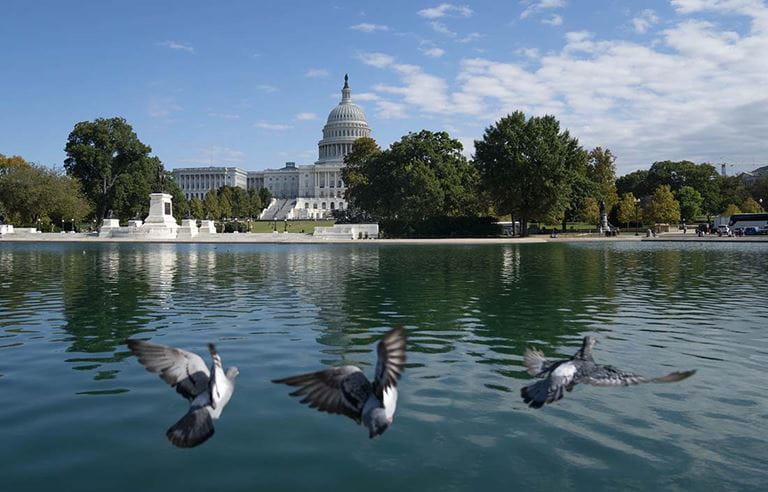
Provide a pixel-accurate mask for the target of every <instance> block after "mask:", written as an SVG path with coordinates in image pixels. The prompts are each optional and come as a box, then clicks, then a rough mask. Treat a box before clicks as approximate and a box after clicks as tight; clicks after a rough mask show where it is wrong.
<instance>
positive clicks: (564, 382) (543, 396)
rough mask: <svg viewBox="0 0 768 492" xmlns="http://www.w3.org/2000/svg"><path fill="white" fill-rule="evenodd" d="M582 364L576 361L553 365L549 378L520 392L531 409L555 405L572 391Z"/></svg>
mask: <svg viewBox="0 0 768 492" xmlns="http://www.w3.org/2000/svg"><path fill="white" fill-rule="evenodd" d="M579 369H580V364H579V363H578V362H575V361H570V360H569V361H562V362H560V363H557V364H553V365H552V366H551V368H550V369H549V373H548V374H547V377H546V378H545V379H543V380H541V381H537V382H535V383H533V384H529V385H528V386H524V387H523V388H522V389H521V390H520V396H521V397H522V398H523V401H524V402H525V403H528V404H529V406H530V407H531V408H541V407H542V406H544V404H546V403H553V402H556V401H558V400H559V399H561V398H562V397H563V391H564V390H568V391H570V390H571V389H573V385H574V384H575V383H576V375H577V374H578V371H579Z"/></svg>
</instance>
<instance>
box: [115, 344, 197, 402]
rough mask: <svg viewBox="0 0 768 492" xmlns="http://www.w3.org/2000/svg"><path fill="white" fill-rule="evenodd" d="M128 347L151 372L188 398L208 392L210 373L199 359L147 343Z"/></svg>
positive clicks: (183, 351) (195, 355)
mask: <svg viewBox="0 0 768 492" xmlns="http://www.w3.org/2000/svg"><path fill="white" fill-rule="evenodd" d="M127 344H128V348H130V349H131V352H133V353H134V355H136V357H137V358H138V359H139V362H141V364H142V365H143V366H144V367H145V368H146V369H147V371H149V372H154V373H157V374H159V375H160V378H162V380H163V381H165V382H166V383H168V384H169V385H171V386H172V387H174V388H176V391H177V392H178V393H179V394H180V395H181V396H183V397H184V398H186V399H188V400H193V399H194V398H195V397H196V396H197V395H199V394H200V393H202V392H203V391H206V390H207V389H208V384H209V377H210V372H209V370H208V367H207V366H206V365H205V362H204V361H203V359H202V358H201V357H200V356H199V355H197V354H194V353H192V352H187V351H186V350H182V349H179V348H174V347H166V346H164V345H157V344H154V343H149V342H145V341H143V340H128V342H127Z"/></svg>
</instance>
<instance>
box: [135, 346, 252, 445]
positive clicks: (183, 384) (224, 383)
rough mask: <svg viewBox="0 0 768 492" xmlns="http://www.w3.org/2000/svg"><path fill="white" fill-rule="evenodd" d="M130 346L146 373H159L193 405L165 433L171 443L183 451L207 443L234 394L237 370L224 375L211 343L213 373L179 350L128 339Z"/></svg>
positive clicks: (234, 368)
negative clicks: (214, 422)
mask: <svg viewBox="0 0 768 492" xmlns="http://www.w3.org/2000/svg"><path fill="white" fill-rule="evenodd" d="M127 344H128V348H130V349H131V352H133V353H134V355H136V357H137V358H138V359H139V362H141V364H142V365H143V366H144V367H145V368H146V369H147V371H149V372H155V373H158V374H159V375H160V378H161V379H162V380H163V381H165V382H166V383H168V384H170V385H171V386H172V387H174V388H176V392H177V393H179V394H180V395H181V396H183V397H184V398H186V399H187V400H189V402H190V407H189V411H188V412H187V413H186V415H184V416H183V417H182V418H181V419H179V421H178V422H176V423H175V424H173V426H171V428H170V429H168V431H167V432H166V433H165V435H166V436H167V437H168V440H169V441H171V443H173V444H174V445H175V446H178V447H180V448H193V447H195V446H197V445H199V444H202V443H204V442H205V441H207V440H208V439H209V438H210V437H211V436H212V435H213V433H214V429H213V420H214V419H218V418H219V417H220V416H221V412H222V411H223V410H224V407H225V406H226V405H227V403H228V402H229V399H230V398H232V393H234V391H235V378H236V377H237V375H238V374H239V371H238V370H237V367H230V368H229V369H227V372H226V374H225V373H224V369H223V368H222V366H221V357H220V356H219V353H218V352H217V351H216V347H215V346H214V345H213V344H212V343H209V344H208V351H209V352H210V353H211V358H212V359H213V364H212V365H211V369H210V370H209V369H208V367H207V366H206V365H205V362H204V361H203V359H202V358H201V357H200V356H199V355H197V354H194V353H192V352H187V351H186V350H182V349H180V348H173V347H166V346H164V345H156V344H154V343H149V342H145V341H143V340H128V342H127Z"/></svg>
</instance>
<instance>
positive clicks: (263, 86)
mask: <svg viewBox="0 0 768 492" xmlns="http://www.w3.org/2000/svg"><path fill="white" fill-rule="evenodd" d="M254 88H255V89H257V90H259V91H261V92H266V93H267V94H269V93H272V92H276V91H277V87H275V86H274V85H269V84H259V85H256V86H254Z"/></svg>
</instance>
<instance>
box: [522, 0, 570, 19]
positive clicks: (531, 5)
mask: <svg viewBox="0 0 768 492" xmlns="http://www.w3.org/2000/svg"><path fill="white" fill-rule="evenodd" d="M562 7H565V0H534V1H529V2H528V6H527V7H526V8H525V9H524V10H523V12H522V13H521V14H520V18H521V19H526V18H528V17H530V16H531V15H533V14H538V13H540V12H542V11H544V10H551V9H559V8H562Z"/></svg>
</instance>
